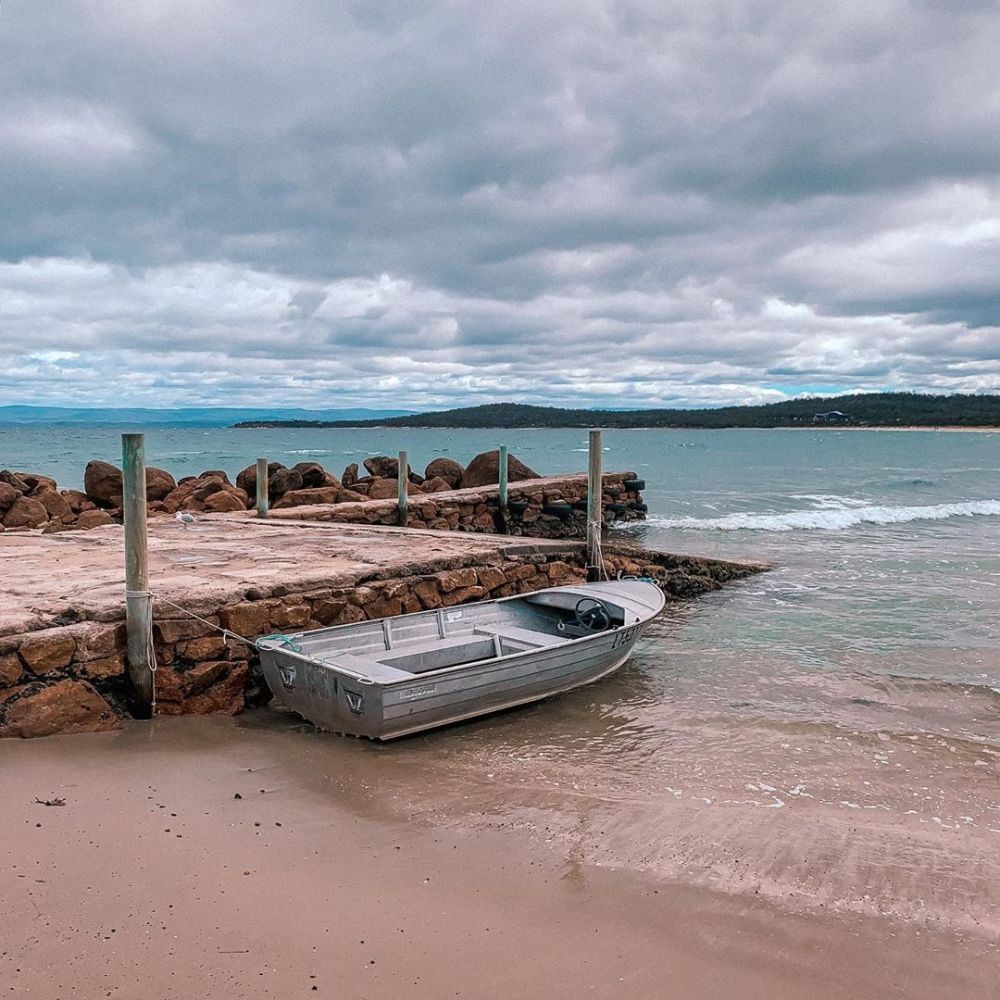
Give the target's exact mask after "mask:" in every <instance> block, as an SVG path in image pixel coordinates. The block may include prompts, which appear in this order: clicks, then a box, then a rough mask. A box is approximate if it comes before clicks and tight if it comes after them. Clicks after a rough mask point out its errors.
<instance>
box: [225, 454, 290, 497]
mask: <svg viewBox="0 0 1000 1000" xmlns="http://www.w3.org/2000/svg"><path fill="white" fill-rule="evenodd" d="M284 468H285V467H284V466H283V465H282V464H281V463H280V462H268V463H267V478H268V486H269V487H270V486H271V485H272V482H273V479H274V477H275V476H276V475H277V474H278V472H280V471H281V470H282V469H284ZM236 485H237V486H238V487H239V488H240V489H241V490H243V491H244V492H245V493H246V495H247V496H248V497H256V496H257V463H256V462H254V464H253V465H248V466H247V467H246V468H245V469H241V470H240V472H238V473H237V474H236Z"/></svg>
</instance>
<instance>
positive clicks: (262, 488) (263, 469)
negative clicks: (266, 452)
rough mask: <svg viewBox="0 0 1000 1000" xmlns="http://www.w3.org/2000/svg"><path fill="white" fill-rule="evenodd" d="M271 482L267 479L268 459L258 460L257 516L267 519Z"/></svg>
mask: <svg viewBox="0 0 1000 1000" xmlns="http://www.w3.org/2000/svg"><path fill="white" fill-rule="evenodd" d="M268 486H269V481H268V477H267V459H266V458H258V459H257V516H258V517H267V493H268Z"/></svg>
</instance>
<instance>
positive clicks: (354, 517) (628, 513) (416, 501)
mask: <svg viewBox="0 0 1000 1000" xmlns="http://www.w3.org/2000/svg"><path fill="white" fill-rule="evenodd" d="M602 484H603V493H602V497H601V501H602V504H601V507H602V514H603V520H604V524H605V526H609V525H611V524H613V523H616V522H622V521H636V520H641V519H643V518H645V516H646V506H645V504H643V502H642V493H641V490H640V489H638V488H637V486H638V485H639V484H640V481H639V480H637V479H636V475H635V473H634V472H609V473H607V474H606V475H605V476H604V477H603V481H602ZM319 492H320V491H312V490H300V491H298V492H297V493H294V494H289V495H286V496H285V497H284V498H282V499H281V500H280V501H278V503H277V504H275V506H274V509H273V510H272V511H271V514H270V516H271V517H277V518H291V519H295V520H310V521H337V522H340V523H343V524H378V525H395V524H399V510H398V508H397V504H396V500H395V499H392V500H369V501H367V502H364V503H336V504H315V503H312V502H311V500H312V497H311V495H310V494H314V493H319ZM508 500H509V507H508V510H507V514H506V518H504V516H503V514H502V513H501V511H500V503H499V490H498V487H496V486H481V487H477V488H474V489H465V490H450V491H447V492H444V493H430V494H422V495H421V494H417V495H414V496H411V497H409V499H408V502H407V521H406V527H408V528H432V529H438V530H442V531H480V532H490V533H492V532H497V531H499V532H501V533H504V534H508V535H522V536H523V535H528V536H531V537H533V538H585V537H586V533H587V477H586V476H585V475H573V476H553V477H549V478H544V479H529V480H526V481H524V482H519V483H511V484H510V487H509V489H508Z"/></svg>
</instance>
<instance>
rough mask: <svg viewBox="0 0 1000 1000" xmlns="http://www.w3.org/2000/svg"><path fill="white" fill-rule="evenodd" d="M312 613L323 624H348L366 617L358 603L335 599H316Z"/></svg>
mask: <svg viewBox="0 0 1000 1000" xmlns="http://www.w3.org/2000/svg"><path fill="white" fill-rule="evenodd" d="M312 615H313V618H315V619H316V621H318V622H320V624H322V625H346V624H348V623H349V622H359V621H361V620H362V619H363V618H364V612H363V611H362V610H361V608H359V607H358V606H357V605H356V604H351V603H350V602H349V601H342V600H335V599H334V600H328V601H316V603H315V604H314V605H313V610H312Z"/></svg>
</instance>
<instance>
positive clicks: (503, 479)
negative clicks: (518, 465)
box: [497, 444, 509, 535]
mask: <svg viewBox="0 0 1000 1000" xmlns="http://www.w3.org/2000/svg"><path fill="white" fill-rule="evenodd" d="M507 464H508V459H507V445H505V444H502V445H500V458H499V460H498V464H497V505H498V506H499V508H500V517H499V522H500V523H499V527H500V531H501V533H502V534H504V535H506V534H507V530H508V527H507V522H508V516H509V511H508V507H507V504H508V500H509V497H508V491H507Z"/></svg>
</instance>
